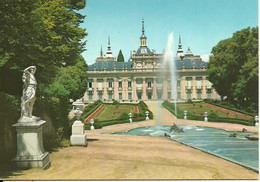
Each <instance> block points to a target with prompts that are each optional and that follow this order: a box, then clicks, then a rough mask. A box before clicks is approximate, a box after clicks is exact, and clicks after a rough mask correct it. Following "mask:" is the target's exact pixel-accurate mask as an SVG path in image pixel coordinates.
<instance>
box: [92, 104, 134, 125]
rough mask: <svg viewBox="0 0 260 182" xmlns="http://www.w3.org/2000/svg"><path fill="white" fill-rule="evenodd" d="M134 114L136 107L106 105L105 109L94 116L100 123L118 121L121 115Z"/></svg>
mask: <svg viewBox="0 0 260 182" xmlns="http://www.w3.org/2000/svg"><path fill="white" fill-rule="evenodd" d="M123 112H125V113H127V114H128V113H130V112H131V113H134V105H108V104H104V107H103V108H102V109H101V110H100V111H99V112H98V113H97V115H96V116H94V118H93V119H94V120H95V119H99V121H106V120H112V119H118V118H119V116H120V114H121V113H123Z"/></svg>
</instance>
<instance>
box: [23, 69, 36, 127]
mask: <svg viewBox="0 0 260 182" xmlns="http://www.w3.org/2000/svg"><path fill="white" fill-rule="evenodd" d="M35 72H36V67H35V66H29V67H28V68H26V69H25V70H24V72H23V77H22V81H23V83H24V85H23V95H22V98H21V118H20V119H19V122H32V121H36V120H37V117H35V116H33V115H32V110H33V105H34V102H35V100H36V97H35V94H36V86H37V81H36V79H35V77H34V74H35Z"/></svg>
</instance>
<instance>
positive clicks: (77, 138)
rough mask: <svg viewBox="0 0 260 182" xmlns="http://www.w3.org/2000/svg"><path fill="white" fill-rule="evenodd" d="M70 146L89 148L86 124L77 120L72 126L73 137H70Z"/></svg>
mask: <svg viewBox="0 0 260 182" xmlns="http://www.w3.org/2000/svg"><path fill="white" fill-rule="evenodd" d="M70 145H82V146H87V136H86V133H85V129H84V124H83V123H82V122H81V121H79V120H77V121H75V122H74V123H73V125H72V135H71V136H70Z"/></svg>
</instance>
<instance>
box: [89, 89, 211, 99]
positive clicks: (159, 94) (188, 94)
mask: <svg viewBox="0 0 260 182" xmlns="http://www.w3.org/2000/svg"><path fill="white" fill-rule="evenodd" d="M196 95H197V97H196V98H202V93H201V92H196ZM211 96H212V92H211V91H210V90H208V91H207V98H211ZM88 97H89V100H92V99H93V92H89V93H88ZM118 98H119V100H122V93H119V94H118ZM137 98H138V99H139V100H141V99H142V92H137ZM147 98H148V99H152V92H148V93H147ZM157 98H158V99H162V92H157ZM167 98H168V99H171V92H168V93H167ZM186 98H187V99H192V92H186ZM98 99H100V100H102V99H103V92H102V91H98ZM108 99H109V100H112V99H114V98H113V92H112V91H109V92H108ZM177 99H181V93H180V92H177ZM128 100H132V93H131V92H129V93H128Z"/></svg>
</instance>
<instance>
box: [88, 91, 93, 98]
mask: <svg viewBox="0 0 260 182" xmlns="http://www.w3.org/2000/svg"><path fill="white" fill-rule="evenodd" d="M88 99H89V100H92V99H93V92H88Z"/></svg>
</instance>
